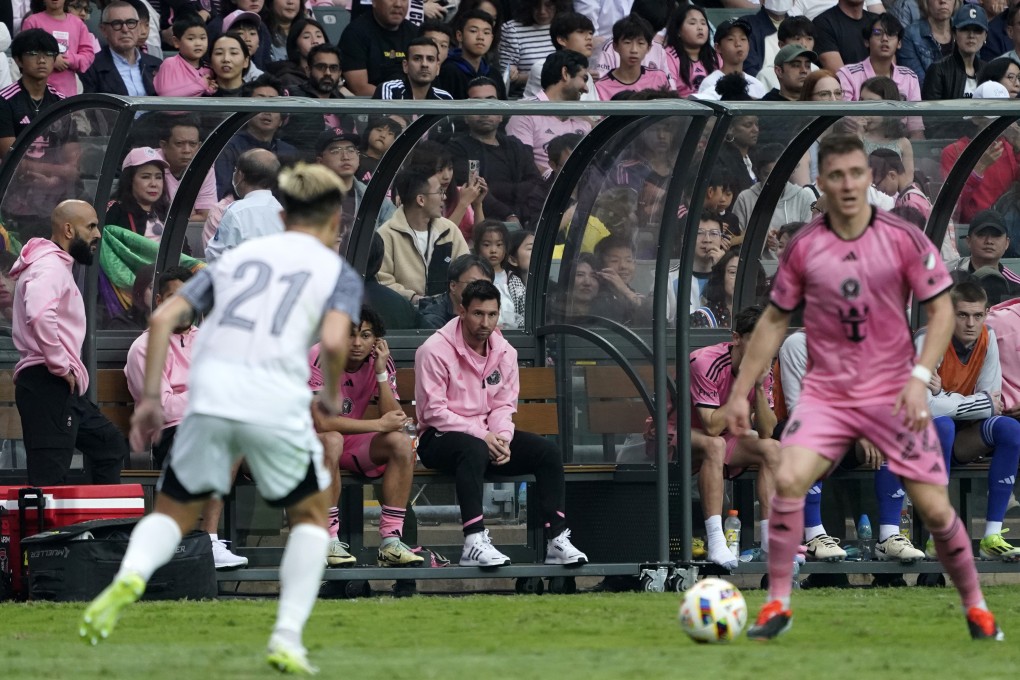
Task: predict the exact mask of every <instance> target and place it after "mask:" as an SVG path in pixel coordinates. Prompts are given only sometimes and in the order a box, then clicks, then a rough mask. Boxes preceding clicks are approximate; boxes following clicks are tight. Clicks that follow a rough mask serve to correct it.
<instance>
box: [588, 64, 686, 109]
mask: <svg viewBox="0 0 1020 680" xmlns="http://www.w3.org/2000/svg"><path fill="white" fill-rule="evenodd" d="M595 89H596V90H598V93H599V99H601V100H602V101H604V102H607V101H609V100H610V99H612V98H613V96H614V95H616V94H619V93H620V92H637V91H639V90H674V89H676V88H675V86H674V84H673V79H672V78H670V77H669V74H668V73H666V72H665V71H660V70H659V69H657V68H649V67H646V66H642V67H641V75H640V76H638V79H637V80H635V81H634V82H633V83H624V82H622V81H619V80H617V79H616V72H615V71H610V72H609V73H607V74H606V75H605V77H603V78H601V79H600V80H598V81H597V82H596V83H595Z"/></svg>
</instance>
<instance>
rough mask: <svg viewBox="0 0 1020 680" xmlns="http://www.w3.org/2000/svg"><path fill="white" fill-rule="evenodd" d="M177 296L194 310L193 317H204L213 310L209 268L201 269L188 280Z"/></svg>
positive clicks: (211, 282)
mask: <svg viewBox="0 0 1020 680" xmlns="http://www.w3.org/2000/svg"><path fill="white" fill-rule="evenodd" d="M177 294H178V295H180V296H181V297H183V298H184V299H185V300H187V301H188V304H189V305H191V306H192V307H193V308H194V310H195V316H196V317H198V316H205V315H206V314H208V313H209V312H210V311H211V310H212V308H213V302H214V299H213V277H212V272H210V271H209V267H203V268H202V269H199V270H198V272H197V273H196V274H195V275H194V276H192V277H191V278H190V279H188V282H187V283H185V284H184V285H183V286H182V287H181V289H180V290H179V291H177Z"/></svg>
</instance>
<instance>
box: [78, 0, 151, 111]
mask: <svg viewBox="0 0 1020 680" xmlns="http://www.w3.org/2000/svg"><path fill="white" fill-rule="evenodd" d="M138 26H139V19H138V11H137V10H136V9H135V8H134V7H133V6H131V5H130V4H129V3H127V2H124V1H123V0H114V2H111V3H110V4H109V5H107V6H106V9H104V10H103V17H102V20H101V23H100V25H99V30H100V31H101V32H102V34H103V38H104V39H105V40H106V45H105V46H104V47H103V49H102V50H100V51H99V53H98V54H96V60H95V61H94V62H92V66H91V67H90V68H89V70H88V71H86V72H85V73H83V74H82V76H81V83H82V89H83V90H84V91H85V92H105V93H107V94H119V95H129V96H132V97H145V96H149V97H152V96H155V94H156V88H155V87H154V86H153V84H152V80H153V78H154V77H155V75H156V71H158V70H159V65H160V64H161V63H162V61H160V60H159V59H157V58H156V57H153V56H150V55H148V54H144V53H142V52H141V51H140V50H139V49H138V36H139V32H138Z"/></svg>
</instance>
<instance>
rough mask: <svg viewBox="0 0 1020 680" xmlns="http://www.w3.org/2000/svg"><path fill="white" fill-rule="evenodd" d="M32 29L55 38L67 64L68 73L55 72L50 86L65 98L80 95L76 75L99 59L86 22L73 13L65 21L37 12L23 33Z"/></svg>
mask: <svg viewBox="0 0 1020 680" xmlns="http://www.w3.org/2000/svg"><path fill="white" fill-rule="evenodd" d="M29 28H41V29H42V30H44V31H46V32H47V33H49V34H50V35H52V36H53V37H54V38H56V40H57V44H58V45H60V54H61V56H63V57H64V59H66V60H67V63H68V68H67V69H66V70H64V71H56V70H54V71H53V73H51V74H50V77H49V78H48V79H47V84H48V85H49V86H50V87H52V88H53V89H54V90H56V91H57V92H59V93H60V94H62V95H64V96H65V97H73V96H74V95H76V94H78V81H77V80H76V79H75V77H74V74H76V73H85V71H88V70H89V67H90V66H92V62H93V61H94V60H95V58H96V53H95V48H94V47H93V45H94V42H93V40H94V38H93V36H92V34H91V33H89V29H88V27H87V26H86V25H85V22H84V21H82V20H81V19H79V18H78V17H76V16H74V15H73V14H65V15H64V18H63V19H57V18H54V17H51V16H50V15H49V14H47V13H46V12H38V13H36V14H33V15H32V16H30V17H28V18H27V19H25V21H24V23H22V24H21V30H23V31H24V30H27V29H29Z"/></svg>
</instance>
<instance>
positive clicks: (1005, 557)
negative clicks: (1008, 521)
mask: <svg viewBox="0 0 1020 680" xmlns="http://www.w3.org/2000/svg"><path fill="white" fill-rule="evenodd" d="M1007 531H1009V529H1003V530H1002V532H1001V533H998V534H992V535H991V536H985V537H984V538H982V539H981V544H980V545H979V546H978V554H979V555H980V556H981V558H982V559H985V560H1002V561H1003V562H1018V561H1020V548H1015V547H1013V546H1012V545H1010V544H1009V543H1007V542H1006V539H1004V538H1003V537H1002V534H1004V533H1006V532H1007Z"/></svg>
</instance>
